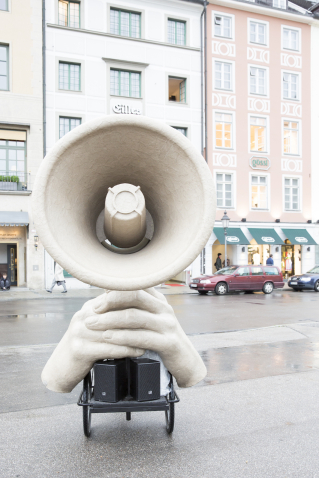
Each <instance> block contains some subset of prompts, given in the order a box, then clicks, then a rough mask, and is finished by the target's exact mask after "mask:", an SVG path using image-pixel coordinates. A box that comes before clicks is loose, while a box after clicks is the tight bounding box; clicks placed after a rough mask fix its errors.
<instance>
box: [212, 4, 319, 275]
mask: <svg viewBox="0 0 319 478" xmlns="http://www.w3.org/2000/svg"><path fill="white" fill-rule="evenodd" d="M218 3H219V4H218V5H216V4H212V3H210V5H209V6H208V7H207V103H208V108H207V130H208V142H207V160H208V164H209V166H210V169H211V171H212V174H213V177H214V180H215V183H216V189H217V216H216V225H215V226H216V227H215V229H214V234H213V235H212V237H211V241H210V243H209V244H208V246H207V247H206V273H208V272H210V271H211V268H212V269H213V270H215V268H214V266H213V263H214V262H215V260H216V256H217V253H218V252H221V253H222V255H223V258H224V245H223V244H224V243H223V241H224V230H223V229H221V223H220V222H219V221H220V220H221V218H222V216H223V214H224V211H225V210H226V211H227V214H228V216H229V218H230V220H231V223H230V228H231V229H229V230H228V232H227V244H228V247H227V252H228V257H229V258H230V261H231V263H233V264H245V263H254V264H260V263H264V264H265V263H266V260H267V258H268V257H269V255H270V254H273V256H274V260H275V264H276V265H278V266H280V267H281V269H282V271H283V273H284V274H285V275H286V276H289V275H292V274H294V273H300V272H304V271H306V270H309V268H310V267H312V266H313V265H314V262H315V246H316V244H317V242H319V241H318V240H316V237H317V234H318V233H317V229H318V228H317V226H316V225H315V224H311V219H312V210H311V26H310V22H311V20H312V19H311V17H310V16H309V14H305V13H303V12H301V10H302V9H300V8H299V7H296V11H294V10H293V9H291V8H288V6H287V4H286V3H285V2H279V3H278V2H277V3H278V6H281V8H272V7H267V6H265V5H264V6H262V5H257V4H254V3H248V2H239V1H232V2H230V1H218ZM277 3H276V0H274V5H275V4H276V5H277ZM289 5H291V4H290V3H289ZM298 8H299V11H298ZM308 221H309V222H308Z"/></svg>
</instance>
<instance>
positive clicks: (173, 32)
mask: <svg viewBox="0 0 319 478" xmlns="http://www.w3.org/2000/svg"><path fill="white" fill-rule="evenodd" d="M167 33H168V38H167V40H168V43H173V44H174V45H186V22H182V21H180V20H173V19H171V18H169V19H168V25H167Z"/></svg>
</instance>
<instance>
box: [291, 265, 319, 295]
mask: <svg viewBox="0 0 319 478" xmlns="http://www.w3.org/2000/svg"><path fill="white" fill-rule="evenodd" d="M288 285H289V287H291V288H292V289H293V290H304V289H310V290H315V291H316V292H319V266H315V267H314V268H313V269H311V270H310V271H309V272H307V273H306V274H301V275H296V276H292V277H290V279H289V280H288Z"/></svg>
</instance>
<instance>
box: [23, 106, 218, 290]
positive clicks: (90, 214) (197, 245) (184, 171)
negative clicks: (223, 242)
mask: <svg viewBox="0 0 319 478" xmlns="http://www.w3.org/2000/svg"><path fill="white" fill-rule="evenodd" d="M123 184H126V185H132V187H134V188H135V189H136V188H137V187H138V186H139V187H140V191H141V192H142V193H143V196H144V197H145V205H146V209H147V211H149V213H150V215H151V217H152V220H153V223H154V234H153V237H152V239H151V240H150V242H149V243H148V244H147V245H146V246H145V247H144V248H142V249H141V250H139V251H138V252H135V253H132V254H128V255H126V254H125V255H121V254H117V253H115V252H113V251H110V250H108V249H106V248H105V247H103V245H102V244H101V241H100V240H99V238H98V237H97V234H96V223H97V219H98V217H99V216H100V215H101V213H102V212H103V210H104V208H105V198H106V196H107V193H108V191H109V188H112V189H113V190H115V187H117V186H118V185H123ZM122 199H125V198H124V197H123V198H122ZM120 202H121V201H119V204H120ZM124 203H125V200H124ZM32 205H33V216H34V222H35V227H36V230H37V233H38V235H39V237H40V240H41V241H42V243H43V246H44V247H45V249H46V250H47V251H48V253H49V254H50V255H51V256H52V257H53V258H54V259H55V260H56V261H57V262H58V263H59V264H61V265H62V267H63V268H64V269H65V270H67V271H68V272H69V273H70V274H72V275H73V276H74V277H76V278H78V279H79V280H81V281H83V282H86V283H88V284H91V285H95V286H97V287H102V288H104V289H111V290H138V289H145V288H148V287H152V286H155V285H157V284H159V283H161V282H164V281H165V280H168V279H169V278H171V277H173V276H175V275H177V274H178V273H179V272H181V271H182V270H184V269H185V268H186V267H187V266H188V265H189V264H190V263H191V262H192V261H193V260H194V259H195V258H196V257H197V256H198V254H199V253H200V252H201V250H202V249H203V247H204V246H205V244H206V242H207V240H208V238H209V236H210V234H211V231H212V229H213V226H214V220H215V210H216V199H215V190H214V184H213V180H212V175H211V172H210V170H209V168H208V166H207V164H206V162H205V160H204V159H203V158H202V156H201V155H200V154H199V152H198V151H197V150H196V149H195V147H194V146H193V145H192V144H191V143H190V141H189V140H188V139H187V138H185V137H184V136H183V135H182V134H181V133H179V132H178V131H176V130H174V129H173V128H171V127H169V126H168V125H166V124H164V123H162V122H160V121H157V120H153V119H151V118H148V117H142V116H140V117H137V116H116V115H110V116H106V117H105V118H102V119H97V120H93V121H90V122H87V123H85V124H83V125H81V126H79V127H77V128H76V129H74V130H73V131H71V132H70V133H68V134H67V135H65V136H64V137H63V138H62V139H61V140H60V141H58V142H57V143H56V145H55V146H54V147H53V148H52V150H51V151H50V152H49V154H48V155H47V156H46V158H45V159H44V160H43V162H42V164H41V166H40V168H39V171H38V174H37V178H36V181H35V187H34V192H33V199H32ZM122 212H123V211H122ZM105 229H106V231H107V226H105ZM143 234H144V233H143ZM135 240H137V239H136V238H135V239H134V241H135ZM134 241H133V242H134ZM118 244H120V243H118ZM122 244H123V243H122Z"/></svg>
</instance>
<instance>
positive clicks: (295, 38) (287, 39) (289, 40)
mask: <svg viewBox="0 0 319 478" xmlns="http://www.w3.org/2000/svg"><path fill="white" fill-rule="evenodd" d="M282 34H283V48H285V49H286V50H299V32H298V31H297V30H290V28H283V31H282Z"/></svg>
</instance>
